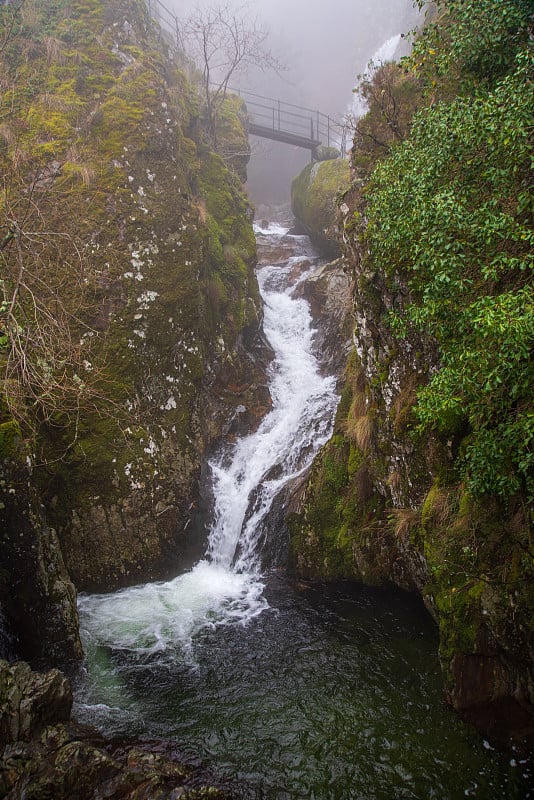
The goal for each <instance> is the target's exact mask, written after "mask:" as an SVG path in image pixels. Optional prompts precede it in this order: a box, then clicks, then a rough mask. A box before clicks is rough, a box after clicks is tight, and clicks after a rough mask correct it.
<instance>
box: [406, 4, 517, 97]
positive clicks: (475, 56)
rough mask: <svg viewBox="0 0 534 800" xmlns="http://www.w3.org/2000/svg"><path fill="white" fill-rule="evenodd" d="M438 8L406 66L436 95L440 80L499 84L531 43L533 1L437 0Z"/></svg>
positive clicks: (466, 86)
mask: <svg viewBox="0 0 534 800" xmlns="http://www.w3.org/2000/svg"><path fill="white" fill-rule="evenodd" d="M425 4H426V0H425V2H424V3H423V2H422V0H421V1H420V2H419V5H420V6H423V5H425ZM436 6H437V9H438V16H437V19H436V21H435V22H433V23H431V24H429V25H427V26H426V28H425V30H424V32H423V35H422V36H420V37H419V38H418V40H417V41H416V42H415V46H414V49H413V52H412V54H411V56H410V57H409V58H408V59H406V63H407V64H409V65H410V66H411V67H412V68H413V69H414V71H416V72H418V73H419V75H421V76H426V78H427V80H428V83H429V84H430V85H431V86H433V87H436V89H437V91H438V92H440V91H442V90H441V89H440V87H439V86H438V83H439V81H440V80H441V79H445V81H446V82H447V83H449V84H450V83H451V82H455V81H456V80H457V81H458V83H459V85H461V86H463V87H464V88H467V89H468V90H469V87H470V86H472V84H473V82H475V83H479V82H481V81H482V82H492V81H495V80H496V79H498V78H500V77H502V76H503V75H505V74H506V73H507V72H508V71H509V70H510V69H512V68H513V65H514V62H515V59H516V56H517V54H518V53H519V52H520V51H521V50H522V49H523V48H524V46H525V45H526V44H527V43H528V40H529V35H530V31H531V26H532V3H531V1H530V0H499V2H495V0H437V2H436Z"/></svg>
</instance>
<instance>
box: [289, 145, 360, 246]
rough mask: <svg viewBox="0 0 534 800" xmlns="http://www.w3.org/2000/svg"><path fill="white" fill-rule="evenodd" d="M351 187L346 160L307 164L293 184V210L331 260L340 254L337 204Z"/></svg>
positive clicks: (313, 239)
mask: <svg viewBox="0 0 534 800" xmlns="http://www.w3.org/2000/svg"><path fill="white" fill-rule="evenodd" d="M349 186H350V167H349V162H348V161H346V160H345V159H341V158H338V159H334V160H328V161H318V162H316V163H315V164H308V166H307V167H305V168H304V169H303V170H302V172H301V173H300V174H299V175H297V177H296V178H294V179H293V182H292V184H291V208H292V210H293V214H294V215H295V217H296V219H297V220H298V222H300V223H301V225H302V226H303V227H304V229H305V230H306V231H307V232H308V234H309V236H310V238H311V240H312V242H313V243H314V244H315V245H316V246H317V247H318V248H319V250H320V251H321V252H322V253H324V254H325V255H327V256H329V257H337V256H338V255H339V252H340V247H339V241H338V232H337V226H336V200H337V198H338V196H339V195H340V194H342V193H343V192H345V191H347V189H348V188H349Z"/></svg>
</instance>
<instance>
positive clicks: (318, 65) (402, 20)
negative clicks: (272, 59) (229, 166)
mask: <svg viewBox="0 0 534 800" xmlns="http://www.w3.org/2000/svg"><path fill="white" fill-rule="evenodd" d="M164 2H165V0H164ZM165 4H166V5H168V7H169V8H172V9H173V10H174V11H175V13H176V14H177V15H178V17H185V16H187V14H188V13H190V12H191V11H192V10H193V9H195V8H209V7H210V6H214V5H221V4H222V2H218V0H200V1H199V0H197V1H196V2H195V0H166V2H165ZM228 4H229V5H230V6H231V7H235V8H236V9H240V8H242V7H243V2H241V1H240V0H229V3H228ZM247 8H248V11H247V13H248V14H251V15H252V16H256V17H257V18H258V19H259V20H260V21H261V22H262V23H265V24H266V26H267V27H268V28H269V31H270V35H269V40H268V45H269V48H270V50H271V51H272V52H273V53H274V54H275V55H276V56H277V57H278V58H279V60H280V61H282V62H283V63H284V64H285V69H284V70H283V71H282V72H280V73H279V74H277V73H275V72H272V71H271V72H269V73H264V72H261V71H260V70H252V71H251V70H248V71H247V72H242V73H240V74H239V75H236V76H235V78H233V79H232V83H233V85H236V86H238V87H239V88H240V89H244V90H249V91H253V92H256V93H258V94H262V95H266V96H269V97H275V98H278V99H280V100H283V101H286V102H290V103H296V104H298V105H303V106H307V107H310V108H313V109H318V110H320V111H322V112H323V113H324V114H328V115H330V116H331V117H334V118H336V119H340V118H342V117H343V115H344V114H345V113H346V112H347V110H348V109H349V107H350V104H351V101H352V97H353V95H352V89H353V88H354V87H355V86H356V85H357V82H358V81H357V78H358V75H359V74H361V73H363V72H364V71H365V68H366V65H367V63H368V61H369V59H370V58H371V57H372V56H373V54H374V53H376V51H377V50H378V49H379V48H380V46H381V45H383V44H384V42H385V41H386V40H388V39H390V38H391V37H392V36H395V35H398V34H401V33H406V32H408V31H409V30H410V29H411V28H413V27H415V25H416V23H417V19H418V12H417V10H416V9H414V7H413V5H412V0H331V2H325V0H321V2H320V1H319V0H255V2H253V3H249V4H248V7H247ZM251 143H252V145H253V152H254V155H253V157H252V159H251V163H250V165H249V184H248V186H249V192H250V194H251V197H252V199H253V201H254V202H256V203H267V204H269V203H271V204H272V203H283V202H285V201H287V199H288V197H289V188H290V184H291V179H292V177H293V176H294V175H295V174H297V173H298V172H299V170H300V169H302V167H303V166H304V165H305V164H306V163H307V162H309V160H310V153H309V152H308V151H305V150H299V149H298V148H294V147H292V146H288V145H280V144H277V143H273V142H269V141H268V140H264V139H256V138H255V137H251Z"/></svg>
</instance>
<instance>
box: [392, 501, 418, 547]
mask: <svg viewBox="0 0 534 800" xmlns="http://www.w3.org/2000/svg"><path fill="white" fill-rule="evenodd" d="M391 519H392V522H393V533H394V535H395V537H396V538H397V539H399V540H400V541H401V542H405V541H406V540H407V539H409V538H410V534H411V532H412V531H413V530H414V529H415V528H416V527H417V526H418V525H419V523H420V521H421V515H420V513H419V512H418V511H414V510H413V509H411V508H395V509H394V510H393V511H392V513H391Z"/></svg>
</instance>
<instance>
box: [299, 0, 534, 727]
mask: <svg viewBox="0 0 534 800" xmlns="http://www.w3.org/2000/svg"><path fill="white" fill-rule="evenodd" d="M436 6H437V8H436V9H435V13H434V15H433V17H432V20H431V21H430V22H429V24H427V26H426V28H425V29H424V31H423V32H422V33H421V35H420V36H419V37H418V39H417V41H416V43H415V46H414V49H413V53H412V56H411V57H410V58H409V59H407V60H406V61H405V62H404V63H403V64H402V65H401V66H396V65H385V66H384V67H382V68H381V69H379V70H378V72H377V73H376V75H375V76H374V78H373V79H372V80H370V81H367V82H366V83H365V84H364V87H363V89H362V91H363V93H364V95H365V97H366V99H367V101H368V103H369V112H368V114H367V115H366V116H365V117H364V118H363V119H362V120H360V121H359V123H358V125H357V129H356V136H355V144H354V149H353V153H352V166H353V182H352V186H351V188H350V190H349V191H348V192H347V193H346V194H345V197H344V199H343V204H342V206H341V212H342V223H341V231H342V237H343V243H344V249H345V253H346V255H347V258H348V260H349V262H350V263H351V265H352V266H353V268H354V272H355V279H356V291H355V316H356V330H355V339H356V343H357V353H354V355H353V359H352V361H351V364H350V365H349V368H348V372H347V380H346V386H345V390H344V394H343V399H342V402H341V404H340V407H339V411H338V417H337V422H336V433H335V436H334V438H333V440H332V442H331V443H330V444H329V445H327V447H326V448H325V450H324V452H323V455H322V458H321V459H320V460H319V461H318V462H317V463H316V464H315V466H314V468H313V471H312V474H311V478H310V483H309V485H308V488H307V490H306V494H305V498H304V502H303V505H302V510H301V513H300V514H298V515H295V516H293V517H292V519H291V528H292V531H293V556H292V557H293V562H294V565H295V569H296V570H297V571H298V572H299V573H300V574H303V575H307V576H310V577H314V578H322V577H328V578H338V577H353V578H357V579H359V580H363V581H366V582H371V583H381V582H385V581H393V582H395V583H397V584H398V585H399V586H402V587H403V588H406V589H411V590H414V589H415V590H417V591H419V592H420V593H421V594H422V595H423V596H424V597H425V600H426V603H427V605H428V607H429V609H430V610H431V612H432V613H433V614H434V616H435V618H436V620H437V622H438V624H439V628H440V655H441V658H442V663H443V667H444V674H445V677H446V685H447V689H448V692H449V697H450V699H451V702H452V703H453V705H454V706H455V707H456V708H458V709H461V710H463V711H464V712H466V713H467V714H468V715H471V716H472V717H473V718H474V719H476V721H477V722H478V723H479V724H481V726H483V727H484V728H485V730H486V732H489V733H493V734H494V735H496V736H499V731H498V730H497V728H498V727H499V726H501V731H500V735H504V736H505V735H506V731H512V732H513V733H514V735H516V736H518V737H521V736H523V735H525V736H527V737H528V736H532V732H533V731H534V714H533V707H534V689H533V687H534V652H533V646H532V618H533V612H534V595H533V593H532V588H531V587H532V583H533V582H532V578H533V576H534V553H533V549H532V524H533V517H532V503H533V500H534V450H533V442H534V436H533V425H534V412H533V408H532V396H533V388H534V385H533V384H534V381H533V378H534V375H533V370H532V357H531V356H532V342H533V338H534V328H533V320H534V313H533V311H534V308H533V299H534V296H533V292H532V240H533V234H532V201H531V196H530V194H529V181H530V177H531V165H532V149H531V146H532V142H531V133H532V108H533V107H534V102H533V100H534V98H533V90H532V85H533V84H532V51H531V36H532V27H531V26H532V19H531V4H529V3H528V2H523V1H522V0H505V2H502V3H499V4H495V3H492V2H486V1H485V0H484V2H470V1H469V0H468V1H467V2H460V1H459V0H458V2H457V1H456V0H442V2H438V3H437V4H436ZM488 707H489V708H490V709H491V711H490V712H489V713H487V709H488ZM491 720H493V723H491ZM492 724H493V729H492Z"/></svg>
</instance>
